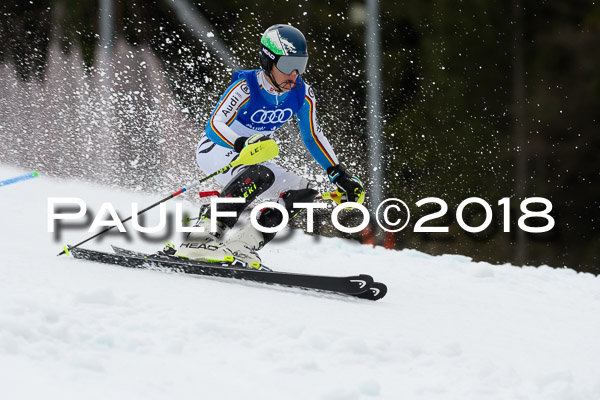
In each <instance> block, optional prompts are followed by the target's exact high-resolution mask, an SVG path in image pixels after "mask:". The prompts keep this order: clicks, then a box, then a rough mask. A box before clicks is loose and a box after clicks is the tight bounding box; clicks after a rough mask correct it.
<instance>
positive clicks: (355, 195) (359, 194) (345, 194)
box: [327, 164, 365, 204]
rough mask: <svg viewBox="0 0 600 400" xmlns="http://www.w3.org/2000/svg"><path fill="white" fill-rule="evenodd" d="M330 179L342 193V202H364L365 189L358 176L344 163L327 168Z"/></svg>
mask: <svg viewBox="0 0 600 400" xmlns="http://www.w3.org/2000/svg"><path fill="white" fill-rule="evenodd" d="M327 175H329V180H330V181H331V182H332V183H334V184H335V185H336V186H337V188H338V192H340V193H341V194H342V198H341V199H340V200H341V201H342V202H347V201H350V202H356V203H359V204H362V202H363V201H364V200H365V189H364V188H363V185H362V182H361V181H360V179H358V177H356V176H355V175H352V173H351V172H350V171H348V170H347V169H346V168H345V167H344V166H343V165H342V164H338V165H334V166H333V167H329V168H327Z"/></svg>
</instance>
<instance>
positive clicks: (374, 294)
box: [357, 282, 387, 300]
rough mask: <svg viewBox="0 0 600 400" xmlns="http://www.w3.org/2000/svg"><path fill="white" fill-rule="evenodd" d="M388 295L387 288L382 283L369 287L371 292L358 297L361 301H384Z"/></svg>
mask: <svg viewBox="0 0 600 400" xmlns="http://www.w3.org/2000/svg"><path fill="white" fill-rule="evenodd" d="M386 294H387V286H386V285H385V284H384V283H381V282H373V284H371V286H369V290H367V291H366V292H364V293H361V294H360V295H358V296H357V297H359V298H361V299H367V300H379V299H382V298H383V297H384V296H385V295H386Z"/></svg>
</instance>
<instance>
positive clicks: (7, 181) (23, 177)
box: [0, 171, 39, 186]
mask: <svg viewBox="0 0 600 400" xmlns="http://www.w3.org/2000/svg"><path fill="white" fill-rule="evenodd" d="M38 176H39V174H38V173H37V172H35V171H34V172H30V173H29V174H25V175H21V176H16V177H14V178H10V179H5V180H3V181H0V186H6V185H10V184H11V183H15V182H20V181H25V180H27V179H31V178H36V177H38Z"/></svg>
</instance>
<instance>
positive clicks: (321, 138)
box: [296, 91, 338, 170]
mask: <svg viewBox="0 0 600 400" xmlns="http://www.w3.org/2000/svg"><path fill="white" fill-rule="evenodd" d="M308 93H310V94H312V91H309V92H308ZM308 93H307V95H306V96H305V97H304V102H303V103H302V107H300V110H298V113H297V114H296V119H297V121H298V127H299V128H300V132H301V133H302V140H303V141H304V145H305V146H306V148H307V149H308V151H309V153H310V154H311V155H312V157H313V158H314V159H315V160H316V161H317V162H318V163H319V164H320V165H321V167H323V169H324V170H327V168H329V167H332V166H334V165H336V164H338V160H337V157H336V155H335V152H334V151H333V149H332V148H331V145H330V144H329V142H328V141H327V138H326V137H325V135H324V134H323V130H322V129H321V126H320V125H319V122H318V121H317V111H316V101H315V99H314V96H310V95H309V94H308Z"/></svg>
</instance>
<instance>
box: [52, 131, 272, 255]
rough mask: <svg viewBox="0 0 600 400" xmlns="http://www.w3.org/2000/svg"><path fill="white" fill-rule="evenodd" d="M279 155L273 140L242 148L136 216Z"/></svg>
mask: <svg viewBox="0 0 600 400" xmlns="http://www.w3.org/2000/svg"><path fill="white" fill-rule="evenodd" d="M278 154H279V147H278V146H277V143H275V141H274V140H272V139H270V140H265V141H262V142H257V143H255V144H252V145H249V146H246V147H244V149H242V151H241V152H240V155H239V157H238V158H236V159H235V160H233V161H232V162H230V163H229V164H227V165H226V166H225V167H223V168H221V169H220V170H218V171H215V172H213V173H212V174H210V175H208V176H205V177H204V178H202V179H200V180H199V181H193V182H190V183H189V184H187V185H185V186H184V187H183V188H181V189H179V190H178V191H176V192H175V193H172V194H170V195H168V196H167V197H165V198H164V199H162V200H159V201H157V202H156V203H154V204H152V205H149V206H148V207H146V208H144V209H143V210H141V211H140V212H138V215H140V214H143V213H145V212H146V211H148V210H150V209H152V208H154V207H156V206H157V205H159V204H161V203H164V202H165V201H167V200H170V199H172V198H173V197H176V196H179V195H180V194H182V193H185V192H187V191H188V190H190V189H192V188H194V187H196V186H199V185H200V184H201V183H202V182H206V181H207V180H209V179H211V178H214V177H215V176H217V175H219V174H222V173H224V172H227V171H229V170H230V169H232V168H234V167H237V166H238V165H254V164H260V163H262V162H265V161H269V160H271V159H273V158H275V157H277V155H278ZM131 218H133V215H132V216H130V217H128V218H125V219H124V220H123V221H121V222H127V221H129V220H130V219H131ZM114 227H115V225H113V226H109V227H108V228H106V229H104V230H102V231H101V232H98V233H96V234H95V235H93V236H91V237H89V238H87V239H85V240H83V241H81V242H79V243H77V244H76V245H73V246H63V250H62V251H61V252H60V253H58V254H57V256H61V255H63V254H67V255H68V253H69V250H71V249H74V248H76V247H79V246H81V245H82V244H84V243H87V242H89V241H90V240H92V239H94V238H96V237H98V236H100V235H102V234H104V233H106V232H108V231H110V230H111V229H113V228H114Z"/></svg>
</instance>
